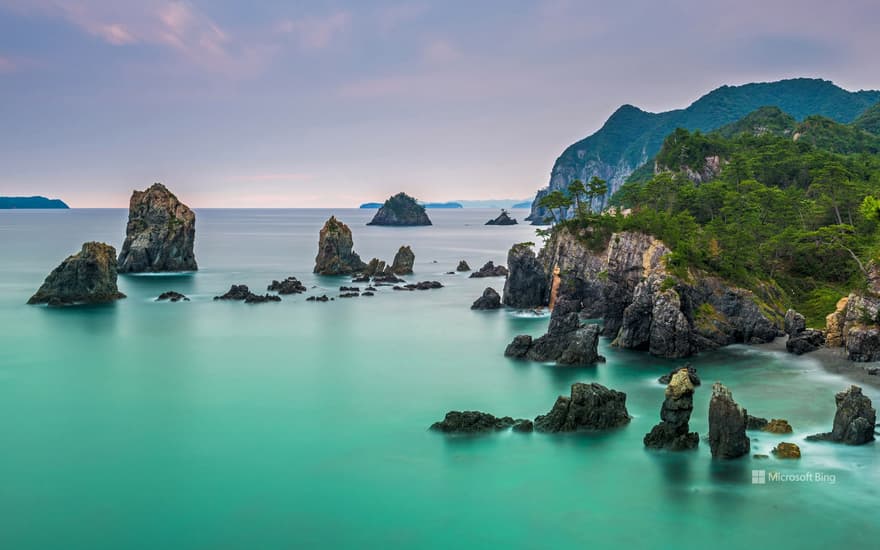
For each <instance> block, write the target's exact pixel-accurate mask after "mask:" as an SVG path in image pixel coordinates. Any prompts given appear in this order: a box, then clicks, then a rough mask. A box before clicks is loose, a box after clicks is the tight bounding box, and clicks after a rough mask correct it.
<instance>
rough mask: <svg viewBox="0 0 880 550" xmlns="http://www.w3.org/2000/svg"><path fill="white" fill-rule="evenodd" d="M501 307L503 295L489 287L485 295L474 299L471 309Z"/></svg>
mask: <svg viewBox="0 0 880 550" xmlns="http://www.w3.org/2000/svg"><path fill="white" fill-rule="evenodd" d="M500 307H501V296H500V295H499V294H498V293H497V292H496V291H495V289H494V288H492V287H488V288H487V289H486V290H484V291H483V295H482V296H480V297H479V298H477V299H476V300H474V303H473V304H472V305H471V309H498V308H500Z"/></svg>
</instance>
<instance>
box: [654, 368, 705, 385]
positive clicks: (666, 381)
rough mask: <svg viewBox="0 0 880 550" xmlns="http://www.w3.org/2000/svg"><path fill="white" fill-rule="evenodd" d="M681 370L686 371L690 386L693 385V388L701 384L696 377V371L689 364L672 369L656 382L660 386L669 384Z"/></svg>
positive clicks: (697, 376)
mask: <svg viewBox="0 0 880 550" xmlns="http://www.w3.org/2000/svg"><path fill="white" fill-rule="evenodd" d="M682 369H685V370H687V373H688V378H689V379H690V381H691V384H693V385H694V386H699V385H700V384H702V382H701V381H700V377H699V375H697V369H695V368H694V367H692V366H691V365H690V364H686V365H685V366H683V367H676V368H674V369H672V370H671V371H669V373H668V374H664V375H663V376H661V377H660V378H658V379H657V381H658V382H660V383H661V384H669V383H670V382H672V377H673V376H675V375H676V374H677V373H678V372H679V371H680V370H682Z"/></svg>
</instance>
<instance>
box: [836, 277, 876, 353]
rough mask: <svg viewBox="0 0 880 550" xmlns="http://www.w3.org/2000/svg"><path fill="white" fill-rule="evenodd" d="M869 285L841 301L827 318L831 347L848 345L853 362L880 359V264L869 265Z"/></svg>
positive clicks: (845, 346)
mask: <svg viewBox="0 0 880 550" xmlns="http://www.w3.org/2000/svg"><path fill="white" fill-rule="evenodd" d="M867 271H868V273H867V277H866V278H867V285H866V287H865V289H864V290H861V291H859V292H853V293H851V294H850V295H849V296H847V297H844V298H841V299H840V301H838V302H837V308H836V309H835V311H834V312H833V313H831V314H829V315H828V316H827V317H826V319H825V342H826V345H827V346H828V347H841V346H842V347H844V348H845V349H846V354H847V357H849V359H850V360H852V361H860V362H869V361H880V266H878V265H877V263H876V262H871V263H870V264H868V267H867Z"/></svg>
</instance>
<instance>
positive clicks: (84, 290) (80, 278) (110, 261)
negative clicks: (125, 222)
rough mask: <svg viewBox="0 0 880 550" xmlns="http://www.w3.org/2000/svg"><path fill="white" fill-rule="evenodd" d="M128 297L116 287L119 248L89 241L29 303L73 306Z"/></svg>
mask: <svg viewBox="0 0 880 550" xmlns="http://www.w3.org/2000/svg"><path fill="white" fill-rule="evenodd" d="M120 298H125V294H123V293H121V292H119V289H118V288H117V286H116V249H115V248H113V247H112V246H110V245H109V244H104V243H98V242H88V243H84V244H83V245H82V249H80V251H79V252H77V253H76V254H74V255H72V256H68V257H67V258H66V259H65V260H64V261H63V262H61V265H59V266H58V267H56V268H55V269H53V270H52V272H51V273H49V275H48V276H47V277H46V280H45V281H43V284H42V285H41V286H40V288H39V289H38V290H37V292H36V294H34V295H33V296H31V297H30V299H29V300H28V302H27V303H29V304H49V305H50V306H69V305H74V304H100V303H106V302H112V301H114V300H118V299H120Z"/></svg>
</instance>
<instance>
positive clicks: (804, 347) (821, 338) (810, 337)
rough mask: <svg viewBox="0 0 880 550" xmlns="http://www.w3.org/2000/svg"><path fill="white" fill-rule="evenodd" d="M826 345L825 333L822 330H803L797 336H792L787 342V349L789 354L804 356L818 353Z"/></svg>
mask: <svg viewBox="0 0 880 550" xmlns="http://www.w3.org/2000/svg"><path fill="white" fill-rule="evenodd" d="M824 345H825V333H824V332H822V331H821V330H815V329H811V328H808V329H803V330H801V331H800V332H799V333H797V334H792V335H790V336H789V337H788V340H786V341H785V349H786V350H787V351H788V352H789V353H794V354H796V355H803V354H805V353H810V352H813V351H816V350H817V349H819V348H821V347H822V346H824Z"/></svg>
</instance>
